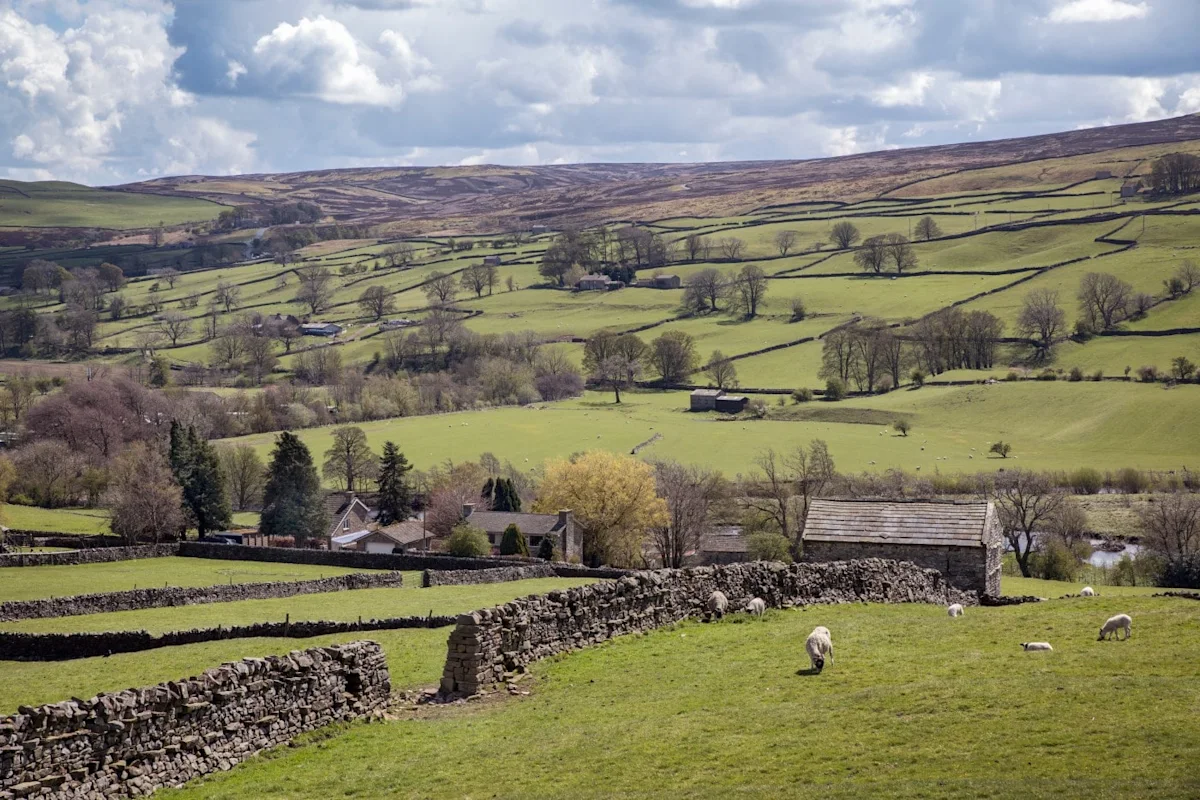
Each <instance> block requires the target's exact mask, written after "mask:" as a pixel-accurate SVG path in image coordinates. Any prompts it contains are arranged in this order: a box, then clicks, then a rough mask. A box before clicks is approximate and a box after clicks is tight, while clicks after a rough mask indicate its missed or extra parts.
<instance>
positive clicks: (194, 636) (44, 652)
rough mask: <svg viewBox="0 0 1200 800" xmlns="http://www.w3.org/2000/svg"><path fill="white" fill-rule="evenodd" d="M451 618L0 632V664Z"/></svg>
mask: <svg viewBox="0 0 1200 800" xmlns="http://www.w3.org/2000/svg"><path fill="white" fill-rule="evenodd" d="M455 619H456V618H455V617H448V616H440V615H439V616H434V615H432V614H431V615H429V616H426V617H390V618H388V619H369V620H366V621H363V620H362V619H359V620H357V621H342V620H298V621H296V622H292V621H291V620H284V621H283V622H256V623H254V624H253V625H233V626H229V627H225V626H219V627H216V628H193V629H191V630H185V631H168V632H166V633H163V634H160V635H158V636H155V635H152V634H150V633H147V632H146V631H103V632H97V633H9V632H6V631H0V661H70V660H73V659H76V658H96V657H98V656H110V655H113V654H114V653H138V652H141V651H143V650H156V649H158V648H160V647H175V646H178V645H185V644H196V643H198V642H215V641H218V640H221V639H262V638H267V639H284V638H287V639H309V638H312V637H313V636H328V635H330V634H333V633H357V632H362V631H392V630H401V629H405V628H448V627H449V626H451V625H453V624H454V622H455Z"/></svg>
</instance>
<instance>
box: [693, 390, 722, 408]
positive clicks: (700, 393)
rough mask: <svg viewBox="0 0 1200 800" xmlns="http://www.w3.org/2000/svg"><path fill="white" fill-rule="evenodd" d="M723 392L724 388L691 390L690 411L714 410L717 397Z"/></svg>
mask: <svg viewBox="0 0 1200 800" xmlns="http://www.w3.org/2000/svg"><path fill="white" fill-rule="evenodd" d="M723 394H725V390H724V389H697V390H696V391H694V392H692V404H691V410H692V411H716V410H717V398H718V397H720V396H721V395H723Z"/></svg>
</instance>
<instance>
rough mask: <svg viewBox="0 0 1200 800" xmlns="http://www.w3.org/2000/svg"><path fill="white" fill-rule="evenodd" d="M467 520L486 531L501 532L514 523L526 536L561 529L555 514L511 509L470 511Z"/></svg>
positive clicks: (541, 534) (556, 531)
mask: <svg viewBox="0 0 1200 800" xmlns="http://www.w3.org/2000/svg"><path fill="white" fill-rule="evenodd" d="M467 522H468V523H470V524H471V525H474V526H475V527H476V528H483V530H485V531H486V532H488V533H503V532H504V529H505V528H507V527H508V526H509V525H512V524H515V525H516V526H517V527H518V528H520V529H521V533H523V534H525V535H526V536H529V535H533V536H543V535H545V534H547V533H558V532H560V531H561V530H562V529H563V526H562V524H561V523H560V522H559V520H558V515H557V514H519V513H514V512H511V511H472V512H471V515H470V516H469V517H467Z"/></svg>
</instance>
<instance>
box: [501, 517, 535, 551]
mask: <svg viewBox="0 0 1200 800" xmlns="http://www.w3.org/2000/svg"><path fill="white" fill-rule="evenodd" d="M500 555H502V556H528V555H529V543H528V542H526V541H525V534H523V533H521V529H520V528H518V527H517V526H516V525H515V524H511V523H510V524H509V526H508V527H507V528H505V529H504V535H503V536H502V537H500Z"/></svg>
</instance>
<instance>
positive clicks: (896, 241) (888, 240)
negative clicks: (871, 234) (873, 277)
mask: <svg viewBox="0 0 1200 800" xmlns="http://www.w3.org/2000/svg"><path fill="white" fill-rule="evenodd" d="M883 240H884V248H885V254H886V256H887V260H888V261H889V262H890V263H891V265H892V267H894V268H895V270H896V274H897V275H900V274H901V273H903V272H904V270H906V269H912V268H914V267H915V266H917V254H916V253H915V252H913V248H912V245H911V244H909V243H908V239H906V238H904V235H903V234H899V233H887V234H884V237H883Z"/></svg>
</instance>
